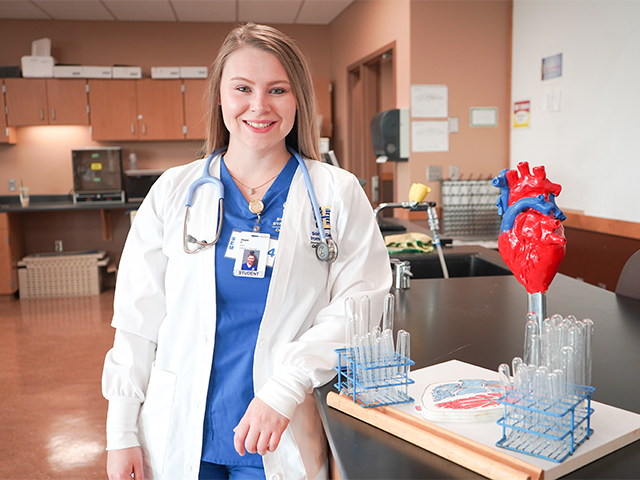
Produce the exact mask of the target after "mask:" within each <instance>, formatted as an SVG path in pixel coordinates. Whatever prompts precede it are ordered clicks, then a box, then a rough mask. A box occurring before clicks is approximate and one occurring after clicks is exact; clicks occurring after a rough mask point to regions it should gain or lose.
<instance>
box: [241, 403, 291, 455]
mask: <svg viewBox="0 0 640 480" xmlns="http://www.w3.org/2000/svg"><path fill="white" fill-rule="evenodd" d="M287 425H289V419H288V418H287V417H285V416H284V415H281V414H280V413H278V412H276V411H275V410H274V409H273V408H271V407H270V406H269V405H267V404H266V403H264V402H263V401H262V400H260V399H259V398H254V399H253V400H251V403H250V404H249V407H247V411H246V412H245V413H244V416H243V417H242V419H240V423H238V425H237V426H236V428H234V429H233V431H234V432H235V436H234V437H233V444H234V446H235V448H236V452H238V453H239V454H240V455H242V456H244V454H245V448H246V451H247V452H249V453H256V452H258V453H259V454H260V455H266V454H267V451H269V452H273V451H275V449H276V448H278V444H279V443H280V437H282V433H283V432H284V431H285V429H286V428H287Z"/></svg>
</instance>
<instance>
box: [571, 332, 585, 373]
mask: <svg viewBox="0 0 640 480" xmlns="http://www.w3.org/2000/svg"><path fill="white" fill-rule="evenodd" d="M569 346H570V347H573V359H574V360H573V361H574V372H575V373H574V375H575V382H576V385H584V324H583V323H582V322H576V323H575V324H574V325H573V326H572V327H571V328H570V329H569Z"/></svg>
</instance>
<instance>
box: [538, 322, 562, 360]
mask: <svg viewBox="0 0 640 480" xmlns="http://www.w3.org/2000/svg"><path fill="white" fill-rule="evenodd" d="M557 348H558V328H557V327H556V324H555V323H554V320H551V319H550V318H547V319H546V320H545V321H544V322H543V323H542V355H541V356H542V358H541V361H542V363H541V364H542V365H544V366H545V367H547V368H548V369H549V370H553V369H554V368H555V366H556V362H557V360H556V355H557V351H558V350H557Z"/></svg>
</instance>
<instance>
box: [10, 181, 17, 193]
mask: <svg viewBox="0 0 640 480" xmlns="http://www.w3.org/2000/svg"><path fill="white" fill-rule="evenodd" d="M9 191H10V192H15V191H16V179H15V178H10V179H9Z"/></svg>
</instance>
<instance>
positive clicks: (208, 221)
mask: <svg viewBox="0 0 640 480" xmlns="http://www.w3.org/2000/svg"><path fill="white" fill-rule="evenodd" d="M209 85H210V87H209V95H210V119H209V135H208V139H207V145H206V147H207V151H208V152H213V151H214V150H217V149H219V148H221V147H223V148H226V150H225V151H224V152H223V153H221V154H217V155H215V156H214V157H213V163H212V164H211V166H210V168H209V173H210V174H211V175H212V176H214V177H216V178H219V179H220V181H221V182H222V186H223V188H224V204H223V205H224V206H223V208H221V209H219V208H218V205H219V202H218V196H217V192H218V188H216V187H215V186H214V185H210V184H204V185H202V186H200V187H199V188H198V189H197V190H196V193H195V196H194V199H193V202H191V207H190V209H189V211H188V212H189V213H188V217H189V218H188V223H187V227H186V231H185V230H183V225H184V222H185V206H184V205H185V201H184V200H185V197H186V195H187V191H188V189H189V187H190V185H192V183H193V182H194V181H195V180H196V179H198V178H199V177H200V175H201V174H202V170H203V167H204V165H205V163H204V161H203V160H199V161H196V162H193V163H191V164H189V165H185V166H181V167H176V168H173V169H170V170H169V171H167V172H166V173H165V174H164V175H162V177H161V178H160V179H159V180H158V181H157V182H156V183H155V184H154V186H153V188H152V189H151V191H150V192H149V194H148V195H147V197H146V199H145V201H144V202H143V204H142V205H141V207H140V209H139V212H138V214H137V215H136V219H135V221H134V223H133V225H132V228H131V232H130V234H129V237H128V239H127V242H126V245H125V248H124V251H123V255H122V260H121V262H120V269H119V270H120V271H119V274H118V283H117V286H116V294H115V302H114V318H113V322H112V325H113V326H114V327H115V328H116V335H115V340H114V347H113V348H112V349H111V350H110V351H109V353H108V354H107V358H106V360H105V368H104V374H103V393H104V395H105V397H106V398H107V399H108V400H109V413H108V418H107V450H108V462H107V470H108V473H109V477H110V478H130V476H131V475H132V474H133V475H134V476H135V478H137V479H140V478H147V479H149V478H153V479H163V478H166V479H175V478H192V479H196V478H203V479H204V478H265V476H266V477H268V478H282V479H304V478H326V474H327V465H326V457H327V451H326V447H327V443H326V439H325V437H324V435H323V432H322V427H321V424H320V421H319V418H318V414H317V409H316V406H315V403H314V399H313V396H312V395H311V394H312V391H313V389H314V388H315V387H319V386H321V385H323V384H325V383H326V382H328V381H329V380H331V379H332V378H333V376H334V373H335V372H334V367H335V365H336V364H337V356H336V354H335V352H334V350H335V349H336V348H340V347H342V346H343V344H344V341H345V319H344V301H345V299H346V298H347V297H354V298H356V299H358V298H360V296H362V295H368V296H369V297H370V298H371V300H372V316H373V318H379V317H380V312H381V309H382V303H383V297H384V295H385V294H386V293H387V292H388V290H389V287H390V285H391V273H390V268H389V259H388V255H387V252H386V248H385V245H384V242H383V240H382V237H381V235H380V232H379V229H378V227H377V224H376V223H375V220H374V217H373V214H372V210H371V207H370V205H369V203H368V201H367V198H366V196H365V195H364V193H363V191H362V189H361V188H360V186H359V184H358V181H357V179H356V178H355V177H354V176H353V175H351V174H349V173H347V172H345V171H344V170H340V169H338V168H334V167H331V166H328V165H326V164H322V163H320V162H317V161H313V160H306V161H305V164H306V165H307V167H308V170H309V174H310V179H311V183H312V184H313V187H314V188H315V194H316V196H317V201H318V204H319V208H320V210H321V212H322V228H323V229H324V231H325V233H326V235H327V236H330V238H331V240H332V241H334V242H335V244H336V245H337V247H338V250H339V254H338V256H337V259H336V260H335V262H333V263H329V262H323V261H319V260H318V258H316V254H315V248H316V247H317V245H318V244H319V243H320V232H319V230H318V226H317V224H316V221H315V217H314V212H313V210H312V207H311V204H310V202H309V194H308V193H307V188H306V185H305V181H304V178H303V174H302V172H301V167H299V165H298V162H297V161H296V159H295V158H294V157H293V156H292V154H291V153H290V152H291V151H290V150H289V148H293V149H294V150H297V151H298V152H300V154H301V155H302V156H304V157H306V158H310V159H317V158H318V157H319V155H318V134H317V130H316V112H315V98H314V95H313V86H312V82H311V78H310V75H309V69H308V67H307V63H306V59H305V58H304V56H303V55H302V54H301V52H300V50H299V49H298V47H297V46H296V45H295V44H294V43H293V42H292V41H291V40H290V39H289V38H288V37H286V36H285V35H283V34H282V33H281V32H279V31H278V30H275V29H273V28H270V27H266V26H260V25H254V24H247V25H244V26H241V27H238V28H236V29H235V30H234V31H232V32H231V33H230V34H229V36H228V37H227V39H226V40H225V42H224V44H223V46H222V48H221V50H220V53H219V55H218V57H217V59H216V60H215V62H214V63H213V65H212V68H211V74H210V79H209ZM285 207H286V208H285ZM219 215H222V224H221V227H220V232H219V239H218V241H217V243H216V244H215V246H213V247H210V248H203V247H201V246H198V244H197V243H195V242H196V239H209V241H211V240H212V239H213V238H215V237H216V235H217V227H218V219H219ZM187 232H188V233H187ZM201 243H202V245H204V244H207V242H206V240H201ZM247 250H252V251H254V256H255V259H256V262H257V264H258V265H257V268H256V270H254V271H248V272H247V271H243V270H242V268H241V265H242V263H243V258H244V256H243V253H246V251H247ZM187 252H194V253H192V254H189V253H187ZM143 465H144V467H143Z"/></svg>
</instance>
